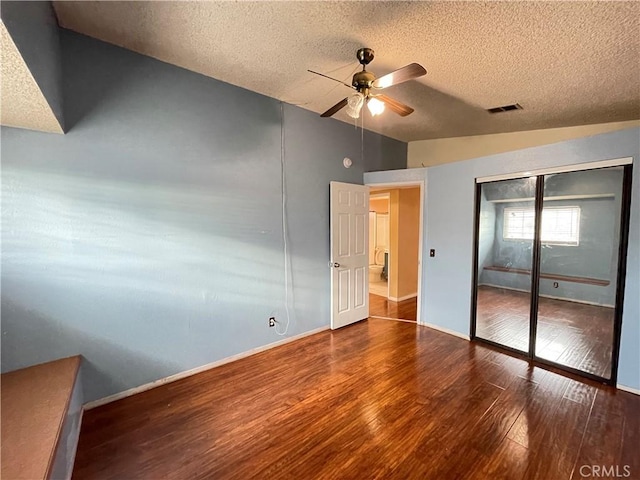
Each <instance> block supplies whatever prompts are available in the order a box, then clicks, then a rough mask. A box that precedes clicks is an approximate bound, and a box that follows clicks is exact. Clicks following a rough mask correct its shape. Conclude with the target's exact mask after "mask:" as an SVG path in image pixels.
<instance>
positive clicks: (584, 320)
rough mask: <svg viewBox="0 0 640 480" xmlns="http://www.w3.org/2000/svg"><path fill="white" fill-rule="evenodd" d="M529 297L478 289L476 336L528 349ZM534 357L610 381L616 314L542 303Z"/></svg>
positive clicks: (609, 310) (547, 301)
mask: <svg viewBox="0 0 640 480" xmlns="http://www.w3.org/2000/svg"><path fill="white" fill-rule="evenodd" d="M530 302H531V295H530V294H529V293H525V292H517V291H513V290H506V289H502V288H495V287H487V286H480V287H478V309H477V324H476V329H477V331H476V333H477V335H478V336H479V337H480V338H485V339H487V340H492V341H494V342H497V343H500V344H502V345H507V346H509V347H512V348H516V349H518V350H522V351H527V350H528V348H529V346H528V345H529V309H530ZM538 305H539V308H538V332H537V343H536V355H537V356H538V357H540V358H544V359H546V360H551V361H553V362H557V363H560V364H562V365H567V366H570V367H573V368H577V369H579V370H582V371H585V372H589V373H593V374H595V375H599V376H601V377H605V378H609V375H610V372H611V351H612V345H613V326H614V312H615V310H614V309H613V308H608V307H598V306H594V305H585V304H581V303H576V302H569V301H563V300H554V299H550V298H544V297H541V298H540V300H539V304H538Z"/></svg>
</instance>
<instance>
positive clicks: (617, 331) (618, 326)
mask: <svg viewBox="0 0 640 480" xmlns="http://www.w3.org/2000/svg"><path fill="white" fill-rule="evenodd" d="M609 167H623V177H622V195H621V203H620V225H619V227H620V230H619V231H620V237H619V239H618V268H617V275H616V295H615V307H614V308H615V311H614V320H613V338H612V340H611V341H612V345H611V347H612V348H611V367H610V374H611V375H610V378H604V377H601V376H599V375H595V374H592V373H589V372H585V371H582V370H579V369H577V368H573V367H570V366H567V365H562V364H560V363H556V362H553V361H550V360H546V359H543V358H540V357H538V356H536V354H535V349H536V340H537V338H536V337H537V329H538V321H537V320H538V302H539V295H538V294H539V286H540V250H541V244H542V242H541V241H540V233H541V232H540V230H541V224H542V215H541V214H542V208H543V197H544V176H545V175H547V174H550V173H571V172H579V171H584V170H599V169H604V168H609ZM632 170H633V158H632V157H624V158H618V159H612V160H603V161H599V162H588V163H581V164H576V165H566V166H563V167H555V168H548V169H541V170H533V171H527V172H519V173H513V174H504V175H496V176H491V177H479V178H476V179H475V198H474V201H475V203H474V226H473V228H474V232H473V256H472V262H473V264H472V275H473V278H472V281H473V283H472V286H471V289H472V292H471V323H470V331H469V338H470V340H471V341H476V342H479V343H485V344H488V345H491V346H494V347H497V348H499V349H501V350H505V351H508V352H510V353H512V354H514V355H516V356H518V357H521V358H524V359H526V360H528V361H529V362H533V363H535V364H536V365H537V366H540V367H543V368H545V367H546V368H554V369H558V370H562V371H565V372H568V373H571V374H574V375H577V376H581V377H584V378H588V379H590V380H595V381H597V382H601V383H604V384H607V385H611V386H614V387H615V386H616V385H617V379H618V364H619V359H620V340H621V336H622V313H623V306H624V290H625V280H626V270H627V251H628V244H629V223H630V219H631V189H632V182H633V172H632ZM527 177H529V178H531V177H536V197H535V211H536V219H535V234H534V245H533V259H532V263H533V264H532V266H531V290H530V295H531V306H530V307H531V310H530V311H531V313H530V316H529V351H528V352H522V351H520V350H517V349H515V348H512V347H509V346H507V345H502V344H500V343H497V342H494V341H491V340H487V339H484V338H480V337H478V336H477V335H476V314H477V299H478V247H479V241H480V228H479V227H480V199H481V194H482V191H481V189H482V185H483V184H484V183H491V182H494V181H501V180H515V179H520V178H527Z"/></svg>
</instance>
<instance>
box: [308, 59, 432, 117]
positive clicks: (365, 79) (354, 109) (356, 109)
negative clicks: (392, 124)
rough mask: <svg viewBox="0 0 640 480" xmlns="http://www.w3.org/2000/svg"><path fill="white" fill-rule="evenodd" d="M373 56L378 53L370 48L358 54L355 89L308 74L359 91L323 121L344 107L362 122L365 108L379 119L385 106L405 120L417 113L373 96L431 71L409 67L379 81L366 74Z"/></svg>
mask: <svg viewBox="0 0 640 480" xmlns="http://www.w3.org/2000/svg"><path fill="white" fill-rule="evenodd" d="M373 55H374V52H373V50H372V49H370V48H360V49H359V50H358V51H357V52H356V57H357V59H358V61H359V62H360V64H361V65H362V71H360V72H357V73H356V74H354V75H353V80H352V82H351V85H349V84H348V83H344V82H343V81H341V80H338V79H337V78H332V77H330V76H328V75H325V74H323V73H319V72H314V71H313V70H308V72H311V73H315V74H316V75H320V76H322V77H325V78H328V79H330V80H334V81H336V82H340V83H342V84H343V85H345V86H347V87H349V88H353V89H354V90H355V91H356V93H353V94H352V95H349V96H348V97H346V98H343V99H342V100H340V101H339V102H338V103H336V104H335V105H334V106H333V107H331V108H330V109H329V110H327V111H326V112H324V113H323V114H322V115H320V116H321V117H330V116H332V115H333V114H335V113H337V112H338V111H339V110H342V109H343V108H344V107H347V110H346V112H347V115H349V116H350V117H352V118H359V117H360V110H361V109H362V107H363V106H364V105H365V104H366V105H367V108H368V109H369V111H370V112H371V115H373V116H375V115H379V114H381V113H382V112H384V109H385V105H386V106H387V107H389V108H390V109H391V110H392V111H393V112H395V113H397V114H398V115H400V116H402V117H406V116H407V115H409V114H411V113H413V108H411V107H409V106H408V105H405V104H404V103H402V102H399V101H397V100H394V99H393V98H390V97H388V96H386V95H384V94H382V93H373V92H375V91H376V90H382V89H383V88H387V87H391V86H393V85H397V84H399V83H402V82H406V81H407V80H413V79H414V78H418V77H421V76H423V75H426V73H427V71H426V70H425V69H424V67H423V66H422V65H419V64H417V63H410V64H409V65H406V66H404V67H402V68H399V69H398V70H395V71H393V72H391V73H388V74H386V75H384V76H382V77H380V78H376V76H375V75H374V74H373V73H371V72H367V70H366V66H367V65H369V63H371V61H372V60H373Z"/></svg>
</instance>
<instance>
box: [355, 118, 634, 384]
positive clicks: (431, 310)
mask: <svg viewBox="0 0 640 480" xmlns="http://www.w3.org/2000/svg"><path fill="white" fill-rule="evenodd" d="M623 157H634V159H635V161H636V162H638V159H639V158H640V129H638V128H632V129H628V130H622V131H617V132H612V133H606V134H602V135H595V136H592V137H586V138H581V139H577V140H569V141H566V142H560V143H556V144H552V145H545V146H541V147H535V148H529V149H525V150H519V151H516V152H508V153H504V154H499V155H492V156H488V157H482V158H478V159H473V160H467V161H462V162H456V163H451V164H447V165H440V166H436V167H432V168H429V169H427V170H426V177H427V195H426V200H425V207H426V213H425V219H426V222H427V224H426V225H427V226H426V231H425V242H424V245H423V249H424V250H423V258H424V259H426V261H425V265H424V268H423V296H422V297H421V300H422V313H421V316H422V318H421V319H420V320H421V322H423V323H424V322H428V323H431V324H435V325H438V326H440V327H443V328H447V329H450V330H453V331H456V332H459V333H462V334H467V333H468V332H469V325H470V308H471V295H470V292H471V284H472V269H473V266H472V254H473V234H474V232H473V225H474V222H473V217H474V179H475V178H476V177H484V176H490V175H499V174H505V173H511V172H522V171H526V170H535V169H540V168H548V167H554V166H559V165H571V164H579V163H585V162H593V161H599V160H607V159H612V158H623ZM388 176H390V177H391V176H392V174H389V175H388ZM365 181H367V176H365ZM430 248H435V249H436V250H437V252H438V254H437V255H436V257H435V258H429V256H428V255H427V252H428V249H430ZM621 341H622V343H621V347H620V368H619V375H618V383H620V384H621V385H625V386H628V387H631V388H635V389H640V168H639V167H638V166H637V165H636V167H635V168H634V172H633V187H632V202H631V224H630V232H629V251H628V257H627V277H626V288H625V303H624V311H623V321H622V340H621Z"/></svg>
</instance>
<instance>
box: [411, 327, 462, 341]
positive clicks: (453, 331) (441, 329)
mask: <svg viewBox="0 0 640 480" xmlns="http://www.w3.org/2000/svg"><path fill="white" fill-rule="evenodd" d="M418 325H422V326H424V327H429V328H433V329H434V330H438V331H439V332H442V333H448V334H449V335H453V336H454V337H458V338H462V339H464V340H467V341H470V340H471V338H470V337H469V335H464V334H462V333H460V332H456V331H455V330H450V329H448V328H444V327H440V326H438V325H434V324H432V323H418Z"/></svg>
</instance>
